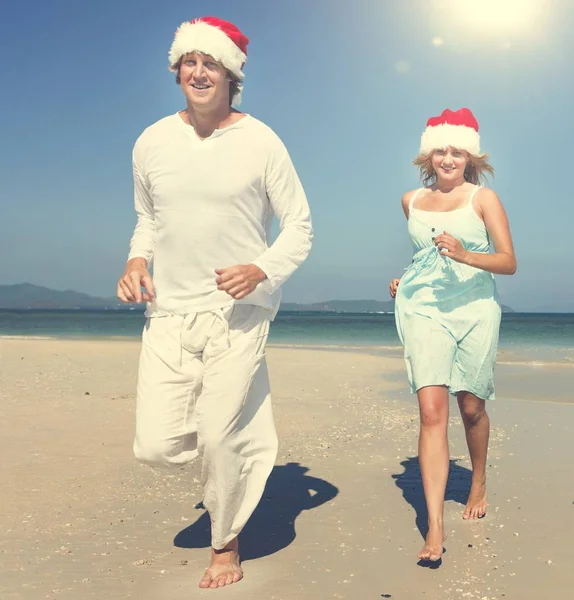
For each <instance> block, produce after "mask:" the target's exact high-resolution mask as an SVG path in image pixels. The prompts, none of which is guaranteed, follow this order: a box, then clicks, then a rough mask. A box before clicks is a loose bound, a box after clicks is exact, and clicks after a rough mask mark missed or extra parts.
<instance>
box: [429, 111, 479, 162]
mask: <svg viewBox="0 0 574 600" xmlns="http://www.w3.org/2000/svg"><path fill="white" fill-rule="evenodd" d="M447 146H452V147H453V148H458V149H459V150H466V151H467V152H468V153H469V154H473V155H475V156H478V155H479V154H480V135H478V121H477V120H476V119H475V117H474V115H473V114H472V112H471V111H470V110H469V109H468V108H461V109H460V110H457V111H452V110H449V109H448V108H447V109H446V110H444V111H443V112H442V113H441V115H440V116H438V117H431V118H430V119H429V120H428V121H427V127H426V129H425V130H424V133H423V134H422V137H421V147H420V150H419V152H420V154H430V153H431V152H432V151H433V150H438V149H439V148H446V147H447Z"/></svg>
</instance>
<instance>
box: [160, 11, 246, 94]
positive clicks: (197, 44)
mask: <svg viewBox="0 0 574 600" xmlns="http://www.w3.org/2000/svg"><path fill="white" fill-rule="evenodd" d="M248 43H249V38H248V37H247V36H245V35H244V34H243V33H241V31H240V29H239V28H238V27H236V26H235V25H233V23H230V22H229V21H224V20H223V19H219V18H218V17H200V18H198V19H193V20H192V21H186V22H185V23H182V24H181V25H180V26H179V27H178V28H177V31H176V32H175V37H174V39H173V43H172V45H171V48H170V50H169V65H170V66H169V69H170V71H172V72H174V73H175V72H176V71H177V64H178V62H179V60H180V58H181V57H182V56H185V55H186V54H188V53H189V52H200V53H202V54H209V55H210V56H213V58H214V59H215V60H216V61H217V62H220V63H221V64H222V65H223V66H224V67H225V68H226V69H227V70H228V71H230V72H231V73H233V75H234V76H235V77H237V79H238V80H239V81H240V82H242V81H243V79H244V74H243V66H244V65H245V62H246V61H247V44H248ZM242 89H243V86H242V85H239V91H238V93H237V94H235V96H234V97H233V98H232V101H233V104H239V103H240V101H241V90H242Z"/></svg>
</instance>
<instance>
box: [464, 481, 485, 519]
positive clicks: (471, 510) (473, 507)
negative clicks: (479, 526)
mask: <svg viewBox="0 0 574 600" xmlns="http://www.w3.org/2000/svg"><path fill="white" fill-rule="evenodd" d="M487 504H488V503H487V501H486V481H485V480H483V481H481V482H476V483H475V482H474V481H473V482H472V485H471V487H470V494H469V495H468V501H467V503H466V508H465V509H464V513H463V514H462V518H463V519H466V520H473V519H482V517H484V515H485V514H486V507H487Z"/></svg>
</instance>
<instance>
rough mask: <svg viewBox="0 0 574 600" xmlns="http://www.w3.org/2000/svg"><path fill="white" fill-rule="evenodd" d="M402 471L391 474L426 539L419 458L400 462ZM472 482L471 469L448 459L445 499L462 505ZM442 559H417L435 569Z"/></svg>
mask: <svg viewBox="0 0 574 600" xmlns="http://www.w3.org/2000/svg"><path fill="white" fill-rule="evenodd" d="M401 466H402V467H403V469H404V471H403V472H402V473H396V474H394V475H393V479H394V480H395V485H396V486H397V487H398V488H399V489H400V490H402V492H403V498H404V499H405V500H406V501H407V502H408V503H409V504H410V505H411V506H412V507H413V508H414V510H415V515H416V517H415V523H416V526H417V528H418V530H419V532H420V534H421V536H422V537H423V539H426V535H427V531H428V525H427V523H428V513H427V506H426V502H425V495H424V490H423V482H422V478H421V469H420V465H419V459H418V458H417V457H410V458H407V459H406V460H403V461H402V462H401ZM471 483H472V471H471V470H470V469H467V468H466V467H461V466H460V465H458V464H457V460H456V459H451V460H450V461H449V471H448V481H447V484H446V493H445V501H448V500H453V501H454V502H458V503H459V504H462V505H463V506H464V505H466V501H467V499H468V493H469V490H470V484H471ZM441 563H442V560H438V561H436V562H430V561H419V565H420V566H424V567H429V568H433V569H436V568H438V567H439V566H440V565H441Z"/></svg>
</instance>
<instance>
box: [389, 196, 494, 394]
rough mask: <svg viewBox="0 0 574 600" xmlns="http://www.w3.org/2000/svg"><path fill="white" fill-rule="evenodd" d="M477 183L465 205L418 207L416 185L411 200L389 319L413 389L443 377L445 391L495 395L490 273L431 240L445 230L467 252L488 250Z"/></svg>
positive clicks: (492, 291) (491, 278) (438, 382)
mask: <svg viewBox="0 0 574 600" xmlns="http://www.w3.org/2000/svg"><path fill="white" fill-rule="evenodd" d="M478 189H479V187H478V186H477V187H476V188H475V190H474V191H473V192H472V194H471V195H470V198H469V201H468V202H467V204H466V205H465V206H463V207H462V208H459V209H457V210H453V211H449V212H431V211H423V210H419V209H418V208H416V207H415V206H414V204H415V200H416V198H417V196H418V195H419V193H420V191H421V190H418V191H417V192H416V193H415V194H414V196H413V198H412V199H411V201H410V205H409V220H408V230H409V234H410V236H411V239H412V242H413V245H414V257H413V262H412V264H411V265H410V266H409V267H408V268H407V269H406V271H405V273H404V275H403V276H402V278H401V280H400V283H399V287H398V290H397V296H396V300H395V319H396V324H397V331H398V333H399V337H400V339H401V342H402V344H403V346H404V352H405V362H406V366H407V373H408V378H409V383H410V386H411V391H412V392H413V393H414V392H416V391H417V390H419V389H420V388H422V387H426V386H429V385H443V386H446V387H447V388H448V390H449V392H450V393H451V394H456V393H458V392H461V391H467V392H471V393H473V394H475V395H476V396H478V397H479V398H482V399H485V400H492V399H494V398H495V394H494V366H495V362H496V351H497V347H498V333H499V328H500V314H501V311H500V305H499V302H498V296H497V292H496V284H495V282H494V276H493V275H492V273H489V272H487V271H483V270H480V269H477V268H475V267H471V266H469V265H465V264H461V263H458V262H456V261H454V260H452V259H450V258H448V255H444V254H441V253H440V251H439V250H438V248H437V247H436V246H435V244H434V238H435V237H436V236H438V235H440V234H441V233H443V232H444V231H446V232H448V233H450V234H451V235H452V236H453V237H455V238H457V239H458V240H459V242H461V244H462V245H463V247H464V248H466V249H467V250H469V251H471V252H484V253H488V252H489V250H490V243H489V237H488V233H487V231H486V226H485V225H484V222H483V221H482V219H481V218H480V217H479V216H478V215H477V213H476V211H475V209H474V205H473V200H474V196H475V195H476V192H477V191H478Z"/></svg>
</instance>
